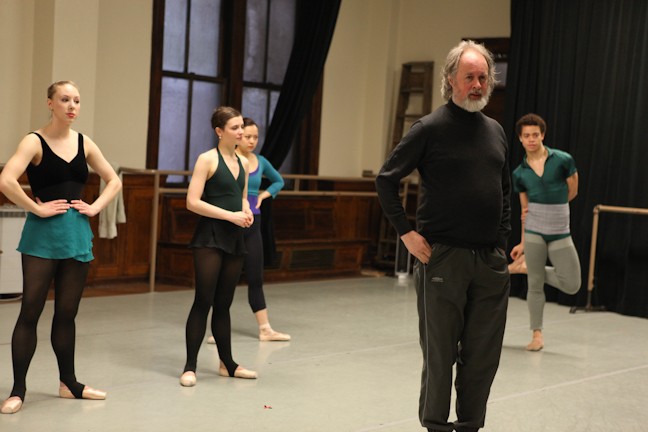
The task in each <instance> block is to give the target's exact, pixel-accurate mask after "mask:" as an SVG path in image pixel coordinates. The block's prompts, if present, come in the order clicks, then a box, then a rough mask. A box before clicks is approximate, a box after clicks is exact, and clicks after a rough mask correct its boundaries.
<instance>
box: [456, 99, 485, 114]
mask: <svg viewBox="0 0 648 432" xmlns="http://www.w3.org/2000/svg"><path fill="white" fill-rule="evenodd" d="M488 99H489V96H482V98H481V99H479V100H476V101H472V100H470V98H466V99H464V100H463V101H461V102H460V103H459V104H458V105H459V106H460V107H461V108H463V109H465V110H466V111H468V112H478V111H481V110H483V109H484V108H485V107H486V105H487V104H488Z"/></svg>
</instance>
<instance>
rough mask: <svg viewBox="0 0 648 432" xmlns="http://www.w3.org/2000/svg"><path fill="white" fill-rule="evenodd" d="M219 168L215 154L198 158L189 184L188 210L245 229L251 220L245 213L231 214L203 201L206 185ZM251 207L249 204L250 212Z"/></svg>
mask: <svg viewBox="0 0 648 432" xmlns="http://www.w3.org/2000/svg"><path fill="white" fill-rule="evenodd" d="M217 168H218V159H217V158H215V157H214V155H213V153H211V152H206V153H203V154H201V155H200V156H198V160H197V161H196V165H195V166H194V170H193V174H192V175H191V181H190V182H189V189H188V190H187V210H189V211H192V212H194V213H196V214H199V215H201V216H206V217H210V218H213V219H222V220H226V221H228V222H231V223H233V224H236V225H238V226H241V227H245V226H246V225H248V222H249V219H250V218H249V216H248V215H246V214H245V213H244V212H242V211H240V212H231V211H229V210H225V209H223V208H221V207H217V206H214V205H211V204H209V203H208V202H205V201H203V200H202V199H201V197H202V194H203V192H204V190H205V183H206V182H207V180H208V179H209V177H211V175H213V173H215V172H216V169H217ZM246 188H247V184H246ZM246 201H247V200H246ZM249 207H250V206H249V204H248V210H249Z"/></svg>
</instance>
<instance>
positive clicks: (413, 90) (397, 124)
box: [375, 62, 434, 276]
mask: <svg viewBox="0 0 648 432" xmlns="http://www.w3.org/2000/svg"><path fill="white" fill-rule="evenodd" d="M433 73H434V62H409V63H403V66H402V70H401V78H400V86H399V89H398V101H397V104H396V115H395V119H394V129H393V131H392V139H391V142H390V145H389V146H387V154H386V156H389V154H390V153H391V152H392V150H394V147H396V146H397V145H398V143H399V142H400V141H401V140H402V139H403V136H405V134H406V133H407V131H408V130H409V128H410V127H411V126H412V124H413V123H414V122H415V121H416V120H418V119H420V118H421V117H423V116H425V115H427V114H429V113H431V112H432V82H433ZM418 191H419V188H418V173H413V174H412V175H410V176H409V177H407V178H406V179H404V180H403V182H402V183H401V189H400V193H401V198H402V203H403V207H404V208H405V210H406V212H407V215H408V218H409V219H410V221H411V222H412V225H413V226H414V225H415V224H416V209H417V208H418V202H419V194H418ZM375 264H376V266H378V267H381V268H393V269H394V273H395V274H396V275H399V276H401V275H406V274H408V273H409V272H410V269H411V266H410V256H409V253H408V252H407V249H406V248H405V245H403V243H402V241H401V240H400V238H399V236H398V234H397V233H396V230H394V227H393V226H392V225H391V223H390V222H389V221H388V220H387V218H386V217H384V216H383V217H382V219H381V221H380V234H379V238H378V248H377V253H376V259H375Z"/></svg>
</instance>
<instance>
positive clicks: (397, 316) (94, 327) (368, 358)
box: [0, 278, 648, 432]
mask: <svg viewBox="0 0 648 432" xmlns="http://www.w3.org/2000/svg"><path fill="white" fill-rule="evenodd" d="M266 296H267V300H268V304H269V306H270V309H269V310H270V315H271V322H272V324H273V326H274V327H275V328H276V329H278V330H280V331H285V332H288V333H290V334H291V335H292V336H293V340H292V341H291V342H289V343H272V342H263V343H260V342H258V340H257V339H256V326H255V322H254V319H253V316H252V314H251V312H250V311H249V309H248V307H247V303H246V290H245V289H243V288H241V287H239V289H238V291H237V294H236V298H235V301H234V305H233V306H232V316H233V322H232V327H233V351H234V358H235V360H237V361H238V362H239V363H241V364H242V365H244V366H246V367H248V368H254V369H256V370H257V371H258V372H259V379H258V380H256V381H247V380H241V379H233V378H223V377H220V376H218V375H217V373H216V366H217V364H218V359H217V354H216V348H215V347H214V346H213V345H204V346H203V347H202V349H201V352H200V357H199V364H198V373H197V375H198V384H197V386H196V387H193V388H183V387H181V386H180V385H179V384H178V377H179V375H180V373H181V371H182V367H183V364H184V360H185V359H184V323H185V319H186V317H187V313H188V310H189V307H190V304H191V301H192V292H191V291H189V290H183V291H174V292H163V293H154V294H132V295H121V296H113V297H93V298H84V299H83V301H82V304H81V310H80V313H79V317H78V319H77V376H78V377H79V378H80V380H81V381H82V382H85V383H87V384H89V385H92V386H95V387H97V388H100V389H103V390H106V391H108V399H107V400H105V401H76V400H63V399H59V398H58V397H57V388H58V379H57V376H58V374H57V367H56V361H55V358H54V355H53V353H52V349H51V347H50V345H49V324H50V323H51V317H52V304H51V302H48V304H47V306H46V310H45V312H44V314H43V317H42V319H41V324H40V326H39V337H40V343H39V346H38V349H37V351H36V355H35V357H34V361H33V363H32V365H31V369H30V372H29V375H28V393H27V401H26V403H25V405H24V406H23V409H22V410H21V411H20V412H19V413H17V414H14V415H0V431H2V432H9V431H30V432H32V431H34V432H35V431H46V432H58V431H62V432H63V431H65V432H80V431H117V432H130V431H138V432H148V431H173V432H176V431H196V432H199V431H209V432H218V431H228V432H229V431H243V432H247V431H277V432H286V431H290V432H292V431H300V432H301V431H326V432H328V431H334V432H337V431H350V432H371V431H382V432H400V431H422V430H423V429H422V428H421V427H420V426H419V424H418V421H417V418H416V415H417V405H418V389H419V376H420V368H421V355H420V352H419V345H418V338H417V319H416V307H415V292H414V289H413V287H412V284H411V281H410V280H405V281H404V283H401V284H399V282H398V280H397V279H394V278H357V279H344V280H332V281H324V282H322V281H319V282H308V283H289V284H274V285H268V286H267V287H266ZM18 308H19V305H18V304H17V303H9V304H0V398H2V399H4V398H5V397H6V396H7V395H8V393H9V391H10V389H11V382H12V379H11V376H12V375H11V373H12V372H11V362H10V351H11V349H10V339H11V331H12V329H13V325H14V322H15V319H16V316H17V313H18ZM545 325H546V327H545V349H544V350H543V351H542V352H540V353H529V352H525V351H524V349H523V346H524V345H525V344H526V343H527V342H528V339H529V337H530V332H529V331H528V330H527V312H526V305H525V303H524V302H523V301H522V300H519V299H511V302H510V308H509V320H508V327H507V330H506V338H505V342H504V343H505V346H504V351H503V356H502V364H501V366H500V370H499V373H498V375H497V378H496V380H495V383H494V386H493V389H492V394H491V399H490V402H489V408H488V416H487V422H486V427H485V428H484V429H483V430H484V431H485V432H508V431H523V432H535V431H551V432H561V431H565V432H567V431H569V432H574V431H588V432H595V431H632V432H634V431H637V432H638V431H646V430H648V412H647V410H646V407H648V339H647V338H646V334H648V320H645V319H639V318H631V317H626V316H621V315H617V314H614V313H588V314H585V313H581V314H575V315H572V314H569V312H568V308H567V307H564V306H558V305H556V304H547V308H546V312H545Z"/></svg>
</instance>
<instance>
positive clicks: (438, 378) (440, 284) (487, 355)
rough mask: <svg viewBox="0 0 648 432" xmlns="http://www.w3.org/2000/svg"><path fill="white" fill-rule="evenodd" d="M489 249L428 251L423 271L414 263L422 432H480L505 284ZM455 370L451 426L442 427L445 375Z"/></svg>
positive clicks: (502, 264) (504, 270)
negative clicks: (454, 416)
mask: <svg viewBox="0 0 648 432" xmlns="http://www.w3.org/2000/svg"><path fill="white" fill-rule="evenodd" d="M507 265H508V263H507V260H506V257H505V255H504V254H503V253H502V252H500V251H499V250H497V249H495V248H486V249H475V250H471V249H462V248H454V247H450V246H445V245H440V244H435V245H434V246H433V252H432V257H431V258H430V262H429V263H428V264H427V265H423V264H421V263H420V262H418V261H417V262H416V264H415V267H414V277H415V283H416V291H417V301H418V313H419V332H420V337H421V348H422V351H423V374H422V379H421V397H420V402H419V418H420V420H421V424H422V425H423V426H424V427H427V428H430V429H435V430H440V431H444V430H447V431H451V430H453V428H457V429H458V430H459V429H460V428H466V429H470V428H474V429H475V430H476V429H477V428H480V427H483V426H484V420H485V417H486V402H487V401H488V395H489V393H490V387H491V384H492V382H493V379H494V378H495V373H496V372H497V367H498V366H499V360H500V355H501V351H502V339H503V337H504V326H505V324H506V308H507V306H508V296H509V287H510V279H509V273H508V266H507ZM455 362H456V363H457V373H456V379H455V389H456V391H457V405H456V413H457V419H458V420H457V423H455V424H454V425H453V424H452V423H449V422H448V415H449V411H450V397H451V391H452V368H453V365H454V364H455Z"/></svg>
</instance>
